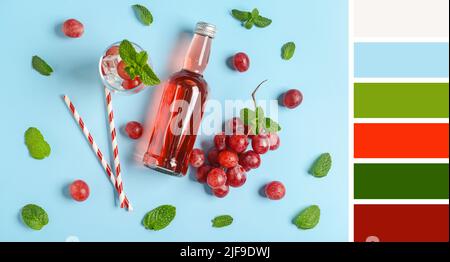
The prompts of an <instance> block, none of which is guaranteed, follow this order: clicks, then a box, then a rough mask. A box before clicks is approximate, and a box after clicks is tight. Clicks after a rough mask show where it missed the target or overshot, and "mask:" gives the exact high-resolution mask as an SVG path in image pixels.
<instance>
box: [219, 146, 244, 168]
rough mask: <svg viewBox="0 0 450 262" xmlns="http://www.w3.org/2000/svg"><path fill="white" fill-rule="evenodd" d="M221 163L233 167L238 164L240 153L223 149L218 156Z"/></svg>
mask: <svg viewBox="0 0 450 262" xmlns="http://www.w3.org/2000/svg"><path fill="white" fill-rule="evenodd" d="M218 160H219V164H220V165H221V166H223V167H225V168H231V167H234V166H236V165H237V164H238V162H239V157H238V155H237V154H236V153H235V152H233V151H230V150H222V151H220V153H219V156H218Z"/></svg>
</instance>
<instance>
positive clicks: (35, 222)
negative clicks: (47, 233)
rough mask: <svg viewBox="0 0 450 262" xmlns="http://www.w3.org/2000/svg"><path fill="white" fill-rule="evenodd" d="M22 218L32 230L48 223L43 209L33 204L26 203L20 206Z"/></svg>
mask: <svg viewBox="0 0 450 262" xmlns="http://www.w3.org/2000/svg"><path fill="white" fill-rule="evenodd" d="M21 215H22V220H23V222H24V223H25V224H26V225H27V226H28V227H30V228H31V229H34V230H41V229H42V228H43V227H44V226H45V225H47V224H48V215H47V212H45V210H44V209H43V208H42V207H40V206H38V205H34V204H28V205H26V206H24V207H23V208H22V212H21Z"/></svg>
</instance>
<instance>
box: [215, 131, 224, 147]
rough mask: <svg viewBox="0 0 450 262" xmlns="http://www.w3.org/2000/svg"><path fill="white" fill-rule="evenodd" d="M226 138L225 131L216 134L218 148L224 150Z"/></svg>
mask: <svg viewBox="0 0 450 262" xmlns="http://www.w3.org/2000/svg"><path fill="white" fill-rule="evenodd" d="M226 138H227V136H226V135H225V133H224V132H221V133H220V134H217V135H215V136H214V145H215V146H216V148H217V149H218V150H224V149H225V147H226V143H225V141H226Z"/></svg>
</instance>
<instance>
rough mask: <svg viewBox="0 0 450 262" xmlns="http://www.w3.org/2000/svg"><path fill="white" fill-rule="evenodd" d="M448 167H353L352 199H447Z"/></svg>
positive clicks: (358, 165) (430, 165)
mask: <svg viewBox="0 0 450 262" xmlns="http://www.w3.org/2000/svg"><path fill="white" fill-rule="evenodd" d="M448 177H449V175H448V164H355V166H354V186H355V188H354V190H355V191H354V194H355V195H354V196H355V199H448V195H449V193H448V188H449V185H448V182H449V180H448Z"/></svg>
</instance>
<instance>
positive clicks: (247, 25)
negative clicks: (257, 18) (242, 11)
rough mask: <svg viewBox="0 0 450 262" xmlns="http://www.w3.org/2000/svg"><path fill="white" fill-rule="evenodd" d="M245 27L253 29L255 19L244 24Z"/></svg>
mask: <svg viewBox="0 0 450 262" xmlns="http://www.w3.org/2000/svg"><path fill="white" fill-rule="evenodd" d="M244 27H245V28H247V29H252V27H253V18H250V19H249V20H248V21H247V22H245V23H244Z"/></svg>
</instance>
